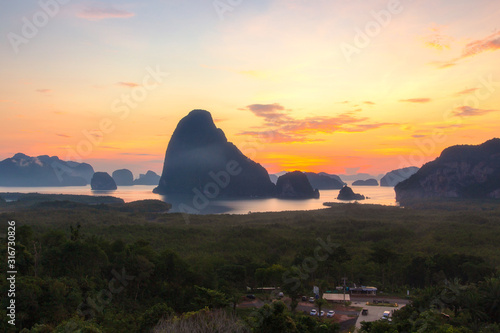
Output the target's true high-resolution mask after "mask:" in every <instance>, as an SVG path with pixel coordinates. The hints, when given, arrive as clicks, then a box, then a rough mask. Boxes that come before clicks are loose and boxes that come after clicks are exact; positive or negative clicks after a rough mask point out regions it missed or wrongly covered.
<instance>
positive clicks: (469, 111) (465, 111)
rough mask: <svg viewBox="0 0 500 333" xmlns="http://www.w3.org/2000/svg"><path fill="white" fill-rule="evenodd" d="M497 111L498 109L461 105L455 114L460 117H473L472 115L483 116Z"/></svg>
mask: <svg viewBox="0 0 500 333" xmlns="http://www.w3.org/2000/svg"><path fill="white" fill-rule="evenodd" d="M495 111H498V110H486V109H476V108H473V107H471V106H460V107H457V108H456V109H455V111H454V112H453V114H455V115H456V116H459V117H471V116H482V115H483V114H487V113H490V112H495Z"/></svg>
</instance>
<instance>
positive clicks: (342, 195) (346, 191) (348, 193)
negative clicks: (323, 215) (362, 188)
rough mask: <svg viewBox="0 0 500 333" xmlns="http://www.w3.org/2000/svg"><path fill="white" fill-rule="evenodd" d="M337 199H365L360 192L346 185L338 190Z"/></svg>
mask: <svg viewBox="0 0 500 333" xmlns="http://www.w3.org/2000/svg"><path fill="white" fill-rule="evenodd" d="M337 199H338V200H346V201H349V200H365V199H366V198H365V196H364V195H362V194H358V193H354V191H353V190H352V188H350V187H349V186H347V185H346V186H344V187H343V188H342V189H341V190H340V192H339V195H338V196H337Z"/></svg>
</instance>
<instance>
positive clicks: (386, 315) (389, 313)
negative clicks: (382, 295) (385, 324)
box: [381, 311, 391, 320]
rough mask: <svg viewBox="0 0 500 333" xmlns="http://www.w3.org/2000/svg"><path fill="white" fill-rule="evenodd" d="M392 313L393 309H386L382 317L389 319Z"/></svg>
mask: <svg viewBox="0 0 500 333" xmlns="http://www.w3.org/2000/svg"><path fill="white" fill-rule="evenodd" d="M390 315H391V311H384V314H383V315H382V318H381V319H384V320H389V319H390V318H389V316H390Z"/></svg>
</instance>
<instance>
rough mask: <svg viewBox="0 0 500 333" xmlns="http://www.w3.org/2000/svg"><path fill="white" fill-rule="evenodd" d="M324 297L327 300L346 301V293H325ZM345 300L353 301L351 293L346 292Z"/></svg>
mask: <svg viewBox="0 0 500 333" xmlns="http://www.w3.org/2000/svg"><path fill="white" fill-rule="evenodd" d="M323 299H325V300H327V301H328V302H333V303H335V302H343V301H344V294H323ZM345 300H346V302H349V301H351V295H349V294H345Z"/></svg>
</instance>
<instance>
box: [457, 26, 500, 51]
mask: <svg viewBox="0 0 500 333" xmlns="http://www.w3.org/2000/svg"><path fill="white" fill-rule="evenodd" d="M498 49H500V31H497V32H495V33H493V34H491V35H489V36H488V37H486V38H483V39H479V40H475V41H472V42H470V43H469V44H467V45H466V46H465V47H464V49H463V50H462V56H461V57H460V58H466V57H470V56H473V55H476V54H479V53H483V52H486V51H495V50H498Z"/></svg>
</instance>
